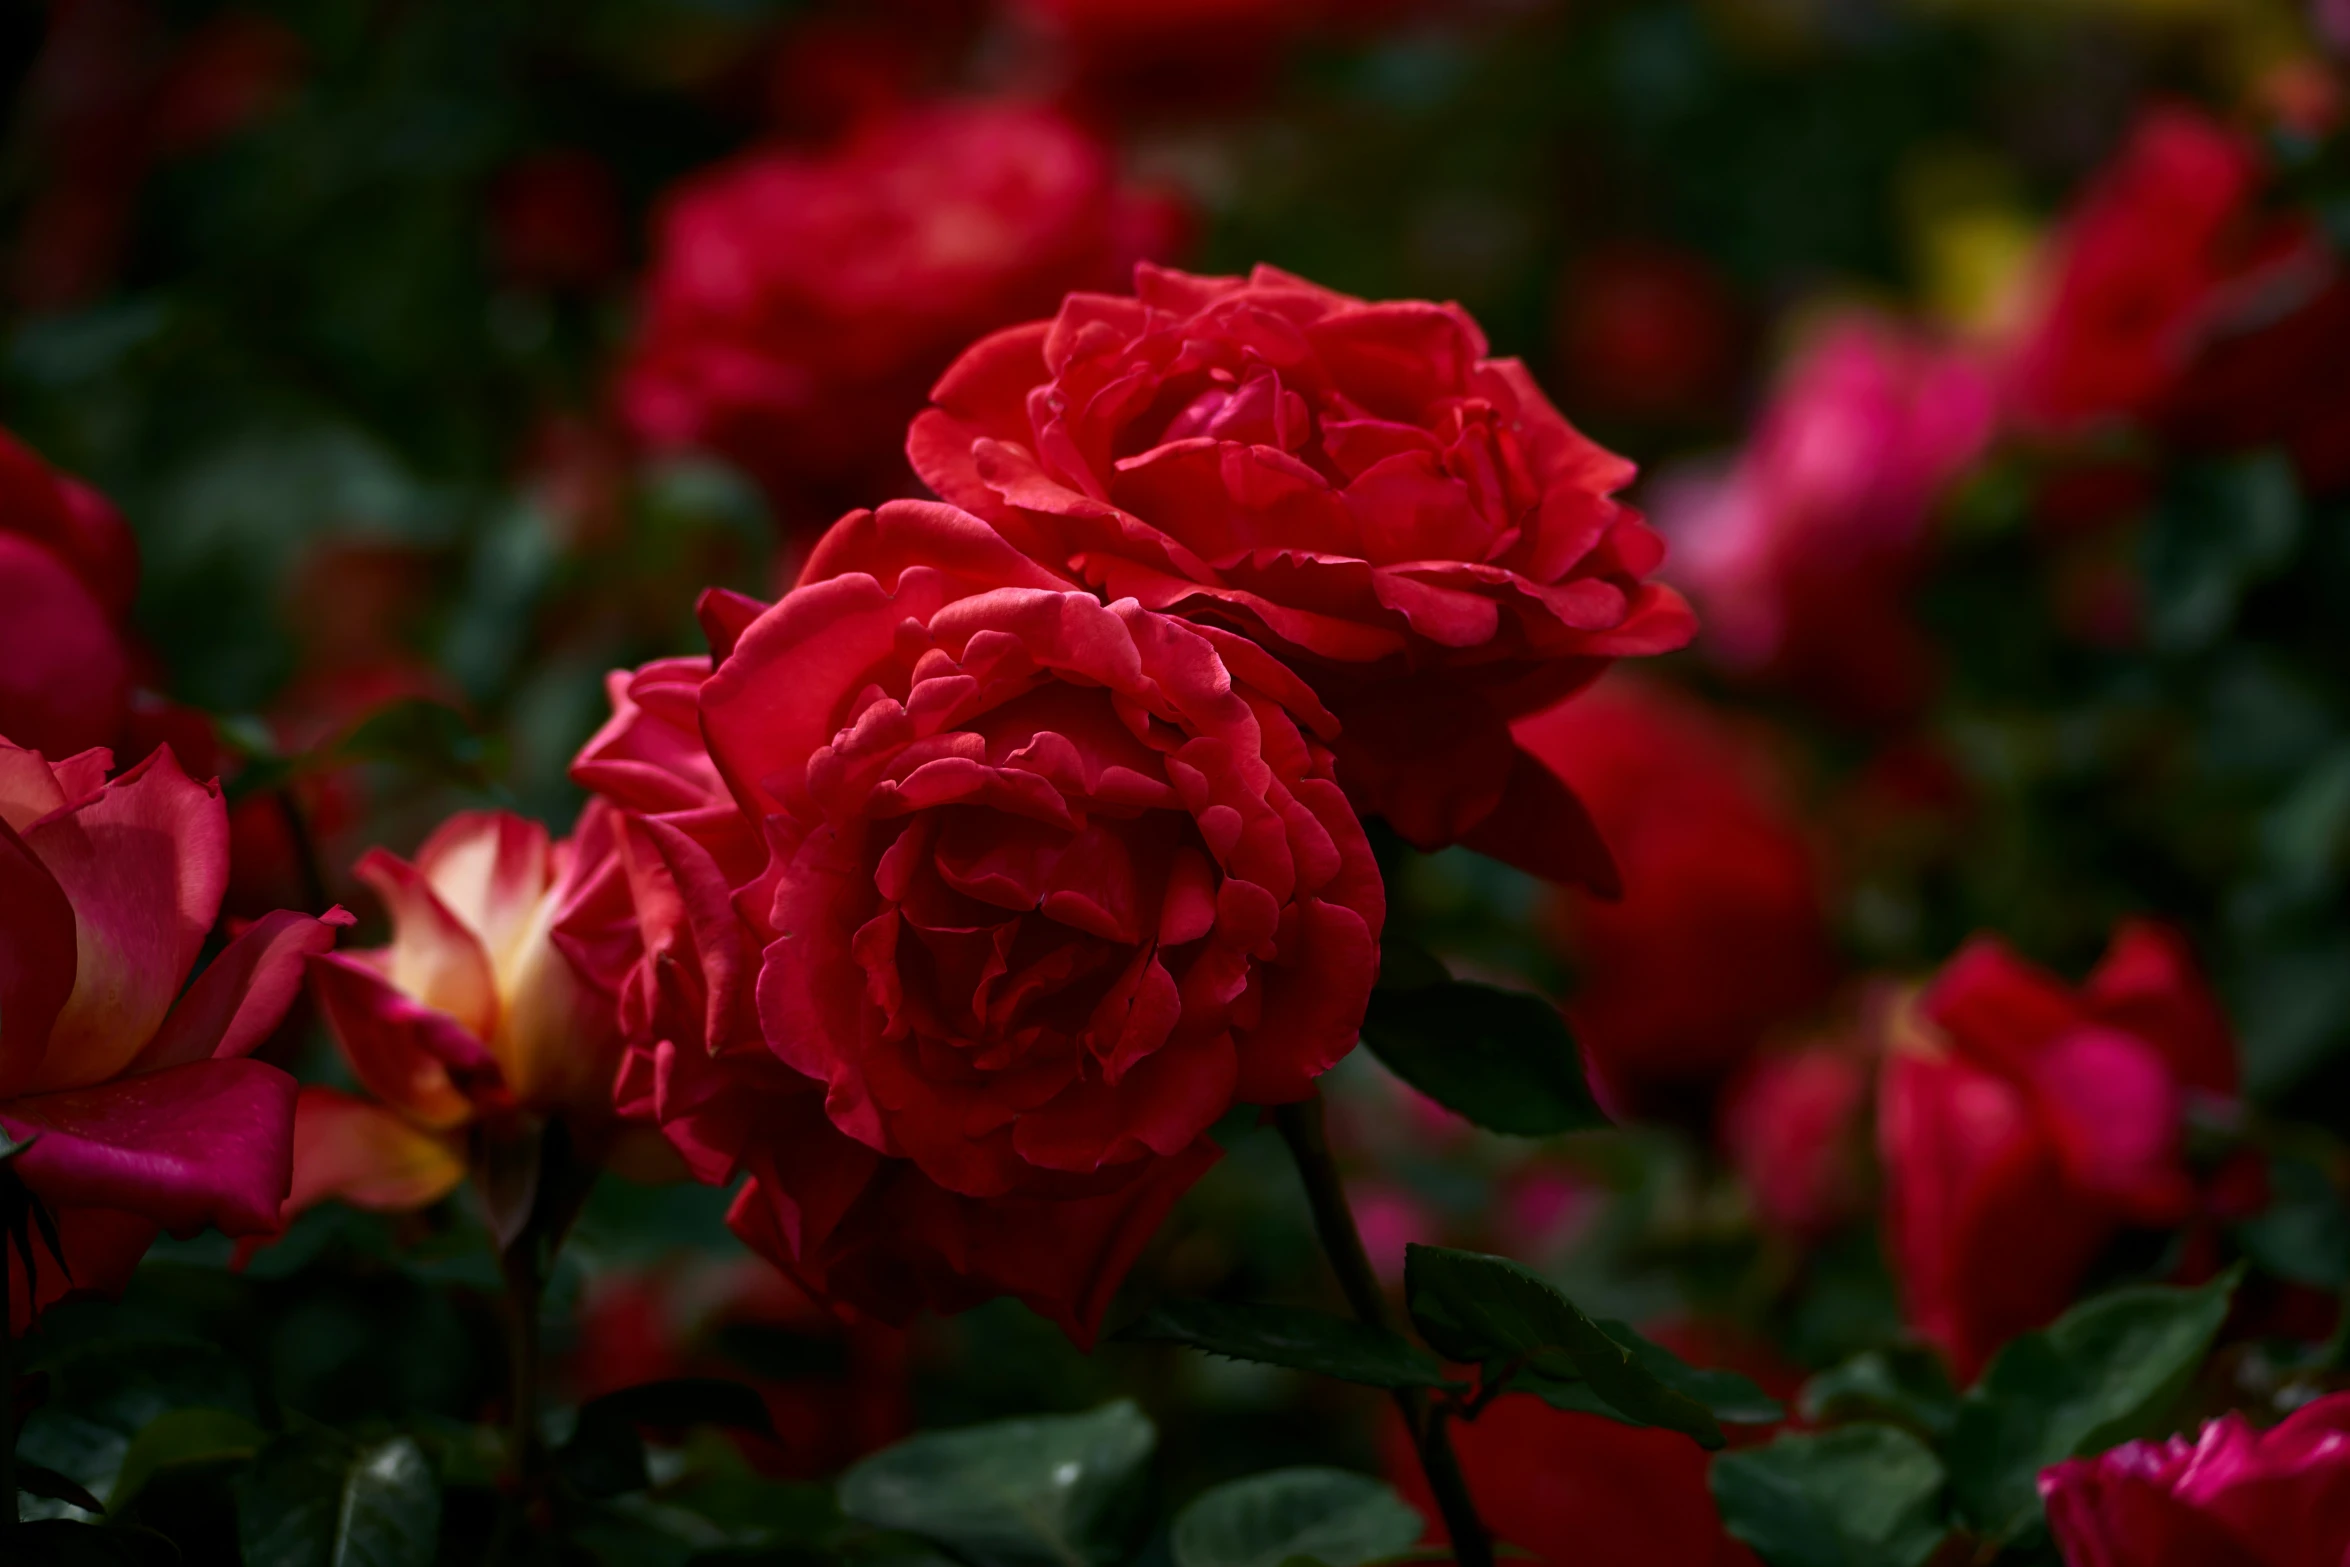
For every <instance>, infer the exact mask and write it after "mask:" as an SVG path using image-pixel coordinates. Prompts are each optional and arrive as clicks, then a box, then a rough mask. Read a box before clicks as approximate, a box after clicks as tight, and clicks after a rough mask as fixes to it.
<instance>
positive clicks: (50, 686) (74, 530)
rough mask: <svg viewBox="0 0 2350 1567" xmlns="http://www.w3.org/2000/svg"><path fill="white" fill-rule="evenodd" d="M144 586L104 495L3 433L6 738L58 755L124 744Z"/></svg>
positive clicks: (0, 601) (1, 702) (2, 726)
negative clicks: (130, 635)
mask: <svg viewBox="0 0 2350 1567" xmlns="http://www.w3.org/2000/svg"><path fill="white" fill-rule="evenodd" d="M138 585H139V557H138V548H137V546H136V545H135V544H134V543H133V542H132V540H131V535H130V530H129V529H128V528H126V527H124V526H123V521H122V518H121V517H120V516H118V515H116V513H115V510H114V508H113V507H112V506H111V505H109V504H108V503H107V501H106V499H105V498H104V497H103V496H101V495H100V494H99V493H98V492H97V491H95V490H93V489H91V488H90V487H89V486H88V485H85V484H83V483H81V482H80V481H79V480H76V479H72V478H68V477H67V476H65V475H64V474H60V473H57V472H54V471H53V470H51V469H50V468H49V466H48V465H47V464H45V463H43V462H42V461H41V459H40V458H39V457H37V456H35V455H34V454H33V453H32V452H31V451H30V450H29V449H27V448H26V447H25V446H24V445H23V443H21V442H20V441H18V440H17V439H16V438H15V437H14V436H12V435H10V434H8V433H7V432H6V431H5V430H0V734H5V735H9V736H11V737H13V738H14V740H15V741H16V742H17V743H18V744H19V745H23V746H28V747H31V748H32V749H34V750H38V751H41V752H43V753H44V754H46V755H49V756H71V755H74V754H75V753H77V752H81V751H85V750H88V749H91V748H93V747H99V746H110V745H113V744H114V743H115V742H116V740H118V739H119V738H121V735H122V729H123V720H124V718H125V716H126V714H127V712H128V708H129V700H130V682H131V656H130V651H129V649H128V648H127V646H126V645H125V633H124V621H125V617H126V616H128V615H129V613H130V607H131V599H132V597H133V595H134V594H135V593H136V592H137V590H138Z"/></svg>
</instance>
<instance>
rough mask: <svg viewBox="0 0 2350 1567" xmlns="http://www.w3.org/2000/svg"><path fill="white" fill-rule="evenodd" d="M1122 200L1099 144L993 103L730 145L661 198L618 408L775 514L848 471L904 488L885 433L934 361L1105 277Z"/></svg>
mask: <svg viewBox="0 0 2350 1567" xmlns="http://www.w3.org/2000/svg"><path fill="white" fill-rule="evenodd" d="M1131 205H1132V201H1131V198H1129V197H1128V196H1127V195H1126V194H1124V193H1123V192H1122V191H1121V190H1120V188H1119V186H1118V183H1117V177H1116V167H1115V164H1114V162H1113V159H1112V157H1111V154H1110V151H1109V149H1107V148H1106V147H1104V146H1103V145H1101V144H1100V143H1099V142H1097V141H1095V140H1094V139H1093V138H1092V137H1091V136H1089V135H1087V134H1086V133H1085V132H1083V131H1082V130H1080V129H1079V128H1078V127H1077V126H1076V125H1074V124H1073V123H1071V122H1070V121H1068V120H1065V119H1063V118H1061V117H1060V116H1058V115H1056V114H1052V113H1050V112H1047V111H1045V110H1041V109H1031V108H1023V107H1018V106H1013V105H1006V104H992V105H991V104H950V105H941V106H936V107H931V108H926V109H918V110H908V111H905V112H903V113H900V114H897V115H894V116H890V117H887V118H884V119H880V120H876V121H874V122H872V123H870V124H868V125H866V126H865V127H863V128H861V129H860V130H858V131H857V132H856V133H855V134H854V135H853V136H851V137H850V139H849V140H847V141H845V142H844V143H842V144H841V145H840V146H839V147H837V148H836V149H834V150H832V151H830V152H828V153H824V154H821V155H814V156H811V155H808V154H804V153H799V152H793V151H786V150H782V149H768V150H761V151H756V152H751V153H747V154H745V155H743V156H741V157H739V158H737V159H735V160H733V161H732V162H729V163H726V164H722V165H720V166H719V167H717V168H714V169H711V170H708V171H705V172H703V173H701V174H697V175H695V176H693V177H692V178H691V179H689V180H687V181H685V182H684V183H683V184H682V185H680V186H679V187H678V188H677V189H676V190H675V191H674V192H673V193H672V194H671V195H670V196H669V197H668V199H667V201H666V203H665V205H664V207H663V209H662V211H661V214H660V217H659V220H658V223H657V226H656V229H655V235H654V255H653V262H652V269H651V274H650V276H649V277H648V279H647V280H646V284H645V305H644V326H643V330H642V333H641V334H640V336H639V339H638V342H637V345H636V349H635V351H634V354H633V356H632V358H631V360H630V362H629V365H628V368H627V370H626V372H625V376H624V379H623V384H622V387H621V394H620V401H621V408H622V411H623V413H624V414H625V415H626V418H627V420H628V423H629V424H630V425H631V426H632V427H633V429H634V430H635V432H636V433H637V435H638V436H639V437H640V438H641V439H643V440H645V441H646V442H647V443H649V444H651V445H653V446H655V447H659V448H681V447H682V448H693V449H698V450H702V451H708V452H714V453H716V454H717V455H719V456H722V457H724V458H726V459H727V460H728V461H730V462H733V463H735V464H736V465H737V466H739V467H741V468H742V469H743V470H744V471H746V472H747V473H749V474H751V475H752V476H753V477H754V478H756V479H758V480H759V481H760V482H761V483H762V484H764V485H765V486H766V488H767V489H768V491H769V493H770V496H771V498H772V499H773V501H774V503H775V504H776V506H777V508H778V511H779V513H781V514H782V515H783V516H784V517H785V519H786V520H792V519H794V518H797V519H799V520H800V521H802V522H806V521H812V520H821V519H823V518H829V517H830V516H831V515H832V513H833V511H834V510H835V509H837V508H836V506H835V505H834V504H833V502H832V500H831V496H832V495H833V494H834V493H837V491H839V490H840V489H843V488H854V487H857V486H859V485H864V484H868V483H871V484H878V485H880V486H882V487H883V493H892V492H896V493H904V492H905V490H906V489H907V488H908V486H907V482H906V480H905V478H904V472H905V470H904V466H903V462H902V459H901V458H900V456H899V452H898V440H899V434H900V432H901V431H903V429H904V428H905V422H906V420H907V419H908V418H910V417H911V416H912V415H913V414H914V412H915V411H916V410H917V409H919V408H920V407H921V406H922V397H923V392H924V390H925V389H926V388H927V387H928V386H929V385H930V383H931V381H932V380H933V379H934V378H935V377H936V376H937V375H938V373H939V371H940V370H942V369H944V368H945V367H946V365H947V363H948V361H949V360H951V359H952V358H953V357H954V354H955V352H956V350H957V349H958V348H960V347H961V346H962V345H963V344H965V343H967V342H969V341H971V340H972V339H973V338H975V337H977V336H979V335H980V334H981V333H984V332H988V331H991V330H993V329H994V328H996V327H999V326H1002V325H1004V324H1005V323H1007V322H1011V321H1017V320H1020V319H1021V318H1022V317H1024V316H1028V315H1033V314H1035V313H1036V312H1038V311H1041V310H1049V309H1051V308H1052V306H1053V304H1054V302H1055V301H1057V300H1059V299H1060V297H1061V296H1062V294H1064V293H1065V292H1067V291H1068V290H1069V289H1072V288H1084V287H1090V286H1096V285H1099V284H1101V283H1103V282H1106V281H1108V280H1109V279H1110V278H1112V277H1114V276H1116V274H1117V269H1118V268H1119V267H1121V266H1123V265H1125V264H1127V263H1130V262H1131V261H1132V260H1133V259H1134V257H1133V253H1132V252H1131V251H1127V250H1125V249H1124V245H1125V242H1126V239H1127V229H1128V226H1129V225H1128V217H1129V213H1128V208H1129V207H1130V206H1131ZM811 486H814V487H815V488H816V490H817V492H818V493H817V495H816V498H815V500H813V501H812V500H810V499H809V498H808V492H809V490H810V487H811ZM818 502H821V505H822V509H821V510H820V511H812V510H811V508H812V507H813V506H815V505H816V504H817V503H818Z"/></svg>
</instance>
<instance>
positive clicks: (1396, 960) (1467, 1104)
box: [1363, 941, 1609, 1137]
mask: <svg viewBox="0 0 2350 1567" xmlns="http://www.w3.org/2000/svg"><path fill="white" fill-rule="evenodd" d="M1382 957H1383V964H1382V970H1381V974H1380V980H1379V988H1378V989H1376V990H1374V991H1372V993H1371V1006H1370V1010H1369V1011H1368V1012H1367V1013H1365V1014H1364V1017H1363V1043H1364V1045H1366V1046H1367V1047H1368V1048H1369V1049H1370V1051H1371V1053H1372V1054H1373V1055H1376V1056H1377V1057H1378V1058H1379V1059H1380V1061H1381V1062H1382V1063H1383V1064H1384V1065H1385V1066H1386V1067H1387V1068H1388V1069H1389V1070H1390V1071H1392V1072H1394V1073H1395V1075H1396V1076H1398V1077H1400V1078H1402V1079H1403V1080H1404V1081H1405V1082H1407V1083H1409V1084H1411V1085H1412V1086H1413V1087H1414V1088H1417V1089H1418V1090H1419V1091H1420V1092H1421V1093H1424V1094H1426V1095H1427V1096H1428V1097H1429V1098H1431V1099H1433V1100H1435V1101H1436V1102H1437V1103H1438V1104H1440V1105H1442V1106H1444V1107H1445V1108H1446V1109H1447V1110H1450V1111H1453V1112H1454V1113H1455V1114H1457V1115H1460V1116H1463V1117H1465V1118H1466V1119H1468V1120H1469V1121H1472V1122H1474V1123H1475V1124H1477V1125H1478V1126H1482V1127H1484V1128H1485V1129H1486V1130H1488V1131H1493V1132H1506V1133H1509V1134H1511V1135H1512V1136H1517V1137H1549V1136H1552V1135H1554V1134H1556V1133H1560V1132H1581V1131H1589V1130H1591V1129H1593V1128H1595V1127H1603V1126H1606V1125H1608V1124H1609V1122H1608V1118H1607V1115H1606V1114H1605V1112H1603V1111H1602V1110H1601V1109H1600V1108H1599V1105H1598V1103H1597V1102H1596V1101H1595V1100H1593V1099H1592V1097H1591V1087H1590V1085H1589V1084H1588V1083H1586V1082H1585V1081H1584V1078H1583V1058H1582V1055H1581V1053H1580V1052H1579V1051H1577V1049H1576V1048H1575V1039H1574V1036H1573V1035H1572V1034H1570V1033H1568V1032H1567V1022H1566V1019H1565V1018H1563V1017H1561V1016H1560V1015H1559V1010H1558V1008H1557V1007H1555V1006H1553V1005H1551V1003H1550V1002H1548V1001H1546V1000H1544V999H1543V998H1542V997H1540V996H1534V995H1528V994H1526V993H1524V992H1523V991H1515V990H1497V989H1495V988H1494V987H1493V986H1491V985H1474V984H1465V983H1462V982H1460V981H1457V980H1454V979H1452V978H1451V977H1450V976H1449V975H1447V974H1446V973H1445V971H1444V968H1443V965H1441V964H1440V963H1438V962H1437V961H1436V960H1435V959H1434V958H1432V957H1429V956H1428V955H1427V954H1426V953H1424V952H1421V951H1419V950H1418V949H1416V948H1412V947H1410V946H1409V944H1408V943H1400V942H1394V941H1391V942H1389V943H1388V944H1387V946H1386V948H1385V950H1384V952H1383V954H1382Z"/></svg>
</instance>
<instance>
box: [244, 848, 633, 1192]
mask: <svg viewBox="0 0 2350 1567" xmlns="http://www.w3.org/2000/svg"><path fill="white" fill-rule="evenodd" d="M601 814H602V813H601V812H599V811H596V810H591V811H590V812H589V813H588V816H587V817H586V818H584V819H583V821H582V826H581V831H580V833H579V835H578V836H577V837H575V838H568V839H564V840H562V841H561V842H556V843H550V842H549V841H548V838H547V831H546V829H545V828H544V827H542V826H540V825H539V824H538V823H536V822H531V821H525V820H524V819H522V818H521V817H518V816H515V815H513V814H512V813H510V812H505V811H473V812H466V813H464V814H461V815H458V816H453V817H451V818H450V819H449V820H448V821H446V822H444V823H442V824H441V826H440V827H439V828H438V829H437V830H435V831H434V833H433V834H432V836H431V837H429V838H427V839H426V840H425V842H424V846H423V847H422V848H421V849H419V850H418V851H417V855H416V859H415V861H414V863H410V862H409V861H406V860H402V859H400V858H398V857H397V856H395V855H392V854H387V853H386V852H384V851H383V850H381V849H372V850H370V851H368V853H367V854H366V856H365V857H364V858H362V859H361V860H360V861H359V864H358V867H357V873H358V875H359V878H360V879H361V880H362V881H364V882H366V883H367V884H368V886H370V887H372V888H373V889H374V890H375V892H376V895H377V896H378V897H380V898H381V899H382V900H383V903H384V907H385V908H386V910H388V911H389V913H390V914H391V918H392V941H391V945H389V946H386V947H379V948H374V949H372V950H366V951H355V952H343V953H335V954H332V955H330V956H326V957H322V958H318V959H315V960H313V962H312V963H311V967H310V984H311V989H312V992H313V993H314V994H315V995H316V997H317V999H318V1005H319V1011H320V1013H321V1014H322V1015H323V1016H324V1017H325V1019H326V1022H327V1025H328V1027H329V1028H330V1029H331V1030H332V1031H333V1033H334V1036H335V1041H336V1043H337V1044H339V1045H340V1046H341V1047H342V1051H343V1056H344V1059H345V1060H346V1061H347V1062H348V1063H349V1065H350V1068H351V1072H352V1075H353V1076H355V1077H356V1078H358V1080H359V1083H360V1086H361V1087H363V1088H364V1089H366V1091H367V1094H368V1095H369V1096H371V1097H360V1096H357V1095H352V1094H347V1093H343V1092H341V1091H340V1090H337V1089H332V1088H322V1087H307V1088H304V1089H303V1090H302V1104H301V1114H300V1118H299V1121H298V1123H297V1125H296V1128H295V1166H294V1191H293V1196H292V1198H291V1200H290V1201H289V1202H288V1204H287V1210H286V1211H287V1215H288V1217H291V1216H292V1215H293V1214H294V1213H296V1212H299V1211H300V1210H301V1209H303V1208H306V1207H308V1206H310V1205H311V1204H313V1203H317V1202H322V1201H325V1200H326V1199H328V1198H339V1199H341V1200H342V1201H345V1202H349V1203H352V1204H354V1205H356V1206H358V1207H362V1208H374V1209H382V1210H391V1211H400V1210H406V1209H413V1208H421V1207H424V1206H427V1205H428V1204H431V1203H433V1202H436V1201H438V1200H439V1199H440V1198H441V1197H443V1196H445V1195H447V1193H448V1192H449V1191H450V1190H451V1189H452V1188H454V1187H455V1186H456V1185H457V1183H458V1182H459V1181H460V1180H461V1179H463V1178H464V1176H465V1174H466V1170H467V1159H468V1154H469V1143H472V1144H476V1145H477V1146H473V1147H472V1148H471V1149H470V1151H471V1152H472V1153H474V1154H476V1155H479V1154H482V1153H484V1152H486V1151H487V1150H488V1148H489V1147H490V1145H506V1144H517V1143H519V1141H520V1140H522V1139H526V1138H527V1137H528V1136H530V1135H531V1133H533V1132H534V1131H535V1130H536V1129H537V1128H539V1127H541V1126H543V1125H544V1124H545V1123H546V1122H547V1121H549V1120H557V1119H559V1120H561V1121H562V1122H563V1123H564V1124H565V1126H566V1128H567V1130H568V1131H569V1133H570V1137H571V1142H572V1146H573V1148H574V1149H576V1150H577V1151H578V1152H579V1153H580V1154H581V1156H583V1157H584V1158H586V1159H587V1160H589V1161H591V1162H593V1161H595V1160H597V1159H599V1158H601V1157H602V1156H603V1155H604V1154H606V1153H608V1152H609V1151H610V1148H611V1142H612V1138H613V1135H614V1117H613V1111H612V1082H613V1076H614V1073H615V1070H616V1068H617V1065H618V1061H619V1052H620V1037H619V1030H618V1027H617V1025H616V1023H615V1022H614V1018H613V1003H612V998H611V997H610V996H608V995H606V994H605V993H604V992H602V991H601V990H599V989H597V988H596V986H595V985H594V984H593V983H592V982H591V981H590V980H588V979H587V978H586V977H585V976H584V975H583V974H582V973H581V971H580V970H579V969H578V968H577V967H576V966H575V965H574V963H573V961H572V959H571V958H570V957H569V956H567V955H566V953H565V952H564V951H563V950H562V948H561V947H560V946H558V944H557V943H556V941H555V940H554V927H555V925H556V923H557V922H558V921H559V920H561V919H563V918H564V917H565V915H566V914H567V913H568V912H570V910H571V907H572V905H573V904H574V902H575V901H576V900H577V899H578V898H579V897H580V895H581V893H582V891H583V889H584V888H585V887H587V886H588V885H589V884H590V882H591V878H592V873H593V872H594V871H595V870H597V869H598V859H599V857H598V854H597V833H598V831H599V826H598V818H599V816H600V815H601ZM606 852H609V851H608V850H607V851H606ZM493 1217H496V1216H493Z"/></svg>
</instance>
